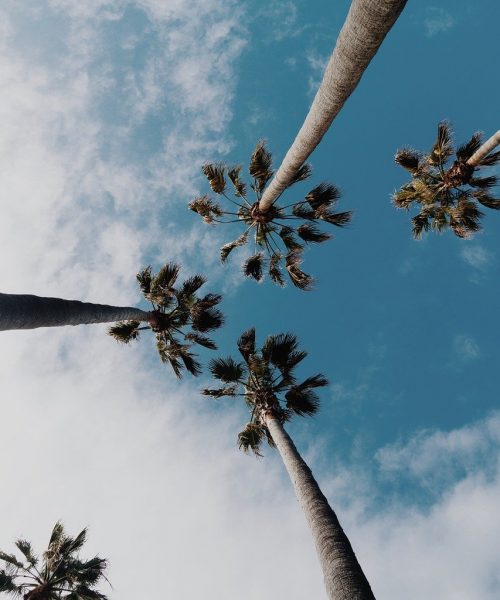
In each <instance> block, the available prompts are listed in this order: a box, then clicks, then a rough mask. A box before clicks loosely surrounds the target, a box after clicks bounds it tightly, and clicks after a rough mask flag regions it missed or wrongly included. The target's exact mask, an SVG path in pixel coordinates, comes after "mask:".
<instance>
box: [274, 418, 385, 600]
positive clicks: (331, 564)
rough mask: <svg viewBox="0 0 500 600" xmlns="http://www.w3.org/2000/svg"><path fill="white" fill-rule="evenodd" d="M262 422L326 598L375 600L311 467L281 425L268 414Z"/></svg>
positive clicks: (336, 599) (333, 599)
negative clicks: (302, 520) (305, 529)
mask: <svg viewBox="0 0 500 600" xmlns="http://www.w3.org/2000/svg"><path fill="white" fill-rule="evenodd" d="M265 420H266V425H267V427H268V429H269V432H270V433H271V436H272V438H273V440H274V443H275V444H276V446H277V448H278V451H279V453H280V455H281V458H282V459H283V462H284V463H285V467H286V470H287V471H288V474H289V475H290V479H291V480H292V483H293V487H294V488H295V494H296V495H297V499H298V501H299V503H300V505H301V507H302V510H303V511H304V513H305V515H306V518H307V521H308V523H309V527H310V528H311V531H312V534H313V538H314V543H315V544H316V550H317V552H318V555H319V559H320V563H321V567H322V569H323V574H324V577H325V585H326V591H327V594H328V598H330V600H375V596H374V595H373V592H372V590H371V588H370V584H369V583H368V580H367V579H366V577H365V575H364V573H363V571H362V569H361V566H360V565H359V563H358V560H357V558H356V555H355V554H354V551H353V549H352V546H351V544H350V542H349V540H348V539H347V536H346V534H345V533H344V531H343V529H342V527H341V526H340V523H339V521H338V519H337V516H336V515H335V513H334V512H333V510H332V509H331V507H330V505H329V504H328V500H327V499H326V498H325V496H324V495H323V493H322V492H321V490H320V489H319V486H318V484H317V483H316V480H315V479H314V477H313V474H312V472H311V469H310V468H309V467H308V466H307V465H306V463H305V462H304V460H303V459H302V457H301V456H300V454H299V453H298V451H297V448H296V447H295V445H294V443H293V442H292V440H291V438H290V436H289V435H288V434H287V432H286V431H285V430H284V428H283V425H282V424H281V423H280V422H279V421H278V420H277V419H275V418H274V417H273V416H272V415H268V416H266V417H265Z"/></svg>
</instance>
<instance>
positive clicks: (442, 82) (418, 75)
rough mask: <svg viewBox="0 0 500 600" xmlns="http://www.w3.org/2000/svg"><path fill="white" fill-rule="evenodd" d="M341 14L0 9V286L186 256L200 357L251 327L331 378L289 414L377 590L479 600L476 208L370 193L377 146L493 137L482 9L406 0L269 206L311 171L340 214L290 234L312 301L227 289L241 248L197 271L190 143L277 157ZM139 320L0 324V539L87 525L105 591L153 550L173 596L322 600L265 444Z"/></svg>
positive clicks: (118, 7) (116, 288) (484, 591)
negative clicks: (135, 326)
mask: <svg viewBox="0 0 500 600" xmlns="http://www.w3.org/2000/svg"><path fill="white" fill-rule="evenodd" d="M348 5H349V3H348V2H337V3H330V4H328V6H325V3H322V2H319V1H315V0H312V1H309V2H305V1H300V0H295V1H292V0H290V1H287V0H284V1H275V2H271V3H263V2H257V1H255V2H247V3H239V2H235V1H234V0H207V1H206V2H203V3H200V2H195V3H192V2H188V1H186V0H176V1H175V2H174V1H169V2H167V3H165V2H162V1H161V0H136V1H130V2H124V1H118V0H96V1H95V2H89V3H85V4H82V3H80V2H77V1H76V0H53V1H46V2H42V3H40V2H30V1H26V2H23V3H22V5H21V4H20V3H18V2H11V1H7V2H5V3H4V4H3V7H2V8H1V9H0V39H1V42H0V44H1V48H2V52H1V58H0V61H1V64H0V72H1V73H2V76H1V81H0V85H1V90H2V92H1V94H0V98H1V99H0V114H1V115H2V122H3V126H2V129H3V133H2V138H1V140H0V152H1V155H2V158H1V161H0V165H1V167H0V178H1V180H2V183H1V187H2V190H3V198H4V200H3V217H2V222H1V223H0V243H1V245H2V251H1V252H0V264H1V270H0V272H1V273H2V291H5V292H12V293H36V294H40V295H53V296H60V297H66V298H69V297H74V298H79V299H82V300H88V301H95V302H106V303H110V304H136V303H139V302H140V300H139V295H138V292H137V290H136V287H135V281H134V279H135V273H136V272H137V271H138V270H139V269H140V268H141V267H142V266H144V265H146V264H152V265H153V266H154V267H156V268H157V267H159V266H160V265H161V263H162V262H164V261H166V260H171V259H174V260H178V261H180V262H182V264H183V265H184V271H185V272H186V273H192V272H197V271H201V272H204V273H206V274H207V276H208V277H209V283H208V284H207V290H209V291H219V290H222V291H223V292H224V293H225V299H224V304H223V309H224V312H225V313H226V315H227V326H226V327H225V328H224V329H223V330H221V331H220V332H218V335H217V342H218V344H219V347H220V351H221V354H230V353H234V346H235V341H236V339H237V337H238V335H239V334H240V333H241V331H243V330H244V329H246V328H248V327H249V326H251V325H255V326H256V327H257V332H258V335H259V336H260V339H263V338H264V337H265V336H266V335H268V334H270V333H276V332H280V331H292V332H294V333H296V334H297V336H298V337H299V339H300V341H301V343H302V346H303V347H304V348H305V349H306V350H308V352H309V357H308V359H307V361H304V367H303V373H304V374H309V373H310V372H317V371H321V372H323V373H324V374H325V375H327V376H328V378H329V379H330V381H331V385H330V387H329V388H326V389H325V390H324V391H323V393H322V409H321V411H320V413H319V415H318V416H317V417H316V418H315V419H313V420H308V421H307V420H304V419H302V420H301V421H297V422H296V423H293V424H292V425H291V426H290V432H291V433H292V436H293V437H294V439H295V440H296V442H297V445H298V446H299V449H300V450H301V451H302V452H303V454H304V456H305V457H306V458H307V460H308V461H309V463H310V465H311V467H312V468H313V471H314V472H315V473H316V474H317V476H318V479H319V481H320V483H321V485H322V487H323V489H324V491H325V493H327V495H328V497H329V499H330V500H331V503H332V506H333V507H334V509H335V510H336V511H337V512H338V514H339V517H340V519H341V522H342V523H343V524H344V525H345V527H346V529H347V531H348V533H349V535H350V537H351V540H352V542H353V545H354V548H355V550H356V552H357V554H358V556H359V557H360V561H361V562H362V564H363V567H364V569H365V572H366V573H367V575H368V578H369V579H370V581H371V582H372V584H373V587H374V590H375V594H376V595H377V596H379V597H384V598H388V599H390V600H392V599H394V600H396V599H397V598H400V597H401V590H405V598H408V599H412V598H415V599H417V598H423V597H426V598H439V599H440V600H441V599H445V600H447V599H450V600H451V599H453V600H457V599H462V598H463V599H464V600H465V599H468V598H472V597H474V598H481V600H483V599H484V600H489V599H491V600H493V599H495V598H498V596H499V593H500V580H499V579H498V572H500V568H499V567H500V553H499V552H498V548H497V539H498V535H499V534H500V520H499V518H498V515H497V508H496V507H497V506H498V502H499V500H500V463H499V462H498V459H497V457H498V455H499V453H498V450H499V445H500V413H499V412H498V384H497V380H496V379H497V378H496V368H497V359H498V349H497V343H496V342H497V340H498V338H499V333H500V331H499V329H500V327H499V321H498V318H497V315H496V312H497V311H496V307H497V305H498V301H497V298H498V295H499V291H500V289H499V284H498V272H499V259H498V250H497V246H498V244H497V243H495V242H494V239H496V238H497V237H498V233H499V231H500V220H499V219H500V216H499V215H497V214H492V212H493V211H489V212H488V213H487V214H486V216H485V218H484V221H483V224H484V231H483V232H481V233H480V234H478V235H476V236H475V237H474V238H473V239H471V240H466V241H463V240H458V239H457V238H455V237H454V236H453V235H452V234H451V233H444V234H442V235H427V236H426V237H425V238H424V239H423V240H422V241H420V242H416V241H414V240H413V239H412V237H411V231H410V215H408V214H407V213H405V212H403V211H397V210H396V209H395V208H394V207H393V206H392V205H391V202H390V195H391V193H392V192H393V191H394V190H395V189H397V188H398V187H399V186H400V185H401V184H402V183H404V182H405V181H406V175H405V172H404V171H403V169H401V168H399V167H398V166H397V165H395V163H394V161H393V156H394V153H395V151H396V150H397V149H398V148H401V147H402V146H407V145H409V146H412V147H414V148H417V149H421V150H426V149H428V148H430V146H431V145H432V143H433V141H434V138H435V133H436V126H437V123H438V122H439V121H441V120H442V119H449V120H450V121H451V122H452V125H453V129H454V131H455V136H456V140H457V141H458V142H463V141H465V140H467V139H468V137H470V135H471V134H472V133H474V132H475V131H477V130H480V131H483V132H484V133H485V136H489V135H491V134H492V133H494V132H495V131H496V130H497V129H498V110H497V106H498V100H497V98H498V92H499V85H498V78H495V76H494V68H493V67H492V64H491V63H492V61H493V57H494V51H495V47H494V43H493V41H492V40H494V39H495V34H496V22H497V19H495V18H493V17H494V16H496V17H498V6H497V5H496V3H494V2H493V1H486V2H483V3H482V4H481V7H476V6H472V5H471V4H470V3H465V2H461V1H460V2H451V1H448V2H441V3H439V5H437V4H435V3H416V2H413V3H412V2H409V4H408V6H407V7H406V9H405V11H404V12H403V14H402V15H401V17H400V19H399V20H398V22H397V23H396V25H395V27H394V29H393V30H392V31H391V33H390V34H389V36H388V38H387V39H386V41H385V42H384V44H383V45H382V48H381V49H380V51H379V53H378V54H377V56H376V57H375V60H374V61H373V63H372V64H371V65H370V66H369V68H368V70H367V72H366V73H365V75H364V76H363V78H362V80H361V83H360V85H359V86H358V88H357V90H356V91H355V92H354V94H353V96H352V97H351V98H350V99H349V101H348V102H347V104H346V105H345V107H344V109H343V110H342V112H341V113H340V115H339V116H338V118H337V119H336V120H335V122H334V124H333V126H332V127H331V129H330V131H329V132H328V133H327V135H326V136H325V138H324V140H323V142H322V143H321V145H320V146H319V147H318V149H317V150H316V151H315V152H314V154H313V155H312V157H311V163H312V165H313V169H314V170H313V176H312V177H311V179H310V180H309V181H308V182H305V183H304V184H301V187H300V188H299V186H297V188H296V189H294V191H293V192H292V193H291V196H292V200H293V199H295V198H296V197H297V196H298V194H299V192H300V194H302V193H306V192H307V191H309V189H311V188H312V187H314V186H315V185H316V184H317V183H319V182H320V181H324V180H326V181H331V182H333V183H335V184H336V185H338V186H339V187H340V188H341V189H342V192H343V198H342V200H341V204H340V207H341V208H342V209H346V210H347V209H349V210H353V211H354V219H353V221H352V224H351V225H350V226H349V227H348V228H346V229H344V230H340V231H336V232H334V234H335V236H334V239H333V240H332V241H330V242H327V243H326V244H324V245H323V246H321V247H319V248H314V249H311V250H309V251H308V252H307V254H306V259H305V265H304V268H305V270H306V271H308V272H311V273H313V274H314V275H315V276H316V278H317V280H318V283H317V286H316V289H315V290H314V291H313V292H310V293H303V292H300V291H298V290H296V289H294V288H292V287H291V286H287V287H286V288H285V289H284V290H281V289H279V288H277V287H275V286H273V285H272V284H271V283H268V282H264V283H263V284H261V285H257V284H254V283H253V282H249V281H243V280H242V278H241V277H240V275H239V263H240V260H239V256H238V252H237V251H235V252H234V253H233V254H232V256H231V260H230V264H229V265H228V266H227V267H222V266H221V265H220V264H219V263H218V248H219V247H220V245H221V244H222V243H224V242H226V241H229V240H230V239H233V238H234V237H235V235H232V233H233V232H232V231H227V230H224V229H222V228H220V227H218V228H212V227H209V226H206V225H205V226H204V225H203V224H202V223H200V222H199V219H198V218H197V217H196V215H194V214H193V213H190V212H189V211H188V210H187V209H186V205H187V203H188V202H189V201H190V200H191V199H192V198H194V197H195V196H196V195H199V194H201V193H206V192H207V191H208V186H207V184H206V182H205V181H204V180H203V178H202V175H201V172H200V167H201V165H202V164H203V162H205V161H206V160H224V161H227V162H228V163H231V164H234V163H242V164H246V163H247V161H248V157H249V155H250V153H251V151H252V149H253V147H254V145H255V143H256V142H257V140H258V139H261V138H265V139H266V140H267V142H268V147H269V149H270V150H271V151H272V152H273V155H274V161H275V166H276V167H277V166H278V165H279V162H280V160H281V158H282V157H283V156H284V154H285V152H286V150H287V149H288V147H289V145H290V143H291V141H292V140H293V138H294V136H295V134H296V132H297V130H298V128H299V126H300V124H301V123H302V120H303V118H304V116H305V114H306V113H307V110H308V107H309V104H310V102H311V101H312V98H313V96H314V93H315V90H316V88H317V86H318V84H319V82H320V80H321V75H322V70H323V67H324V65H325V63H326V60H327V59H328V57H329V55H330V53H331V50H332V48H333V45H334V42H335V39H336V36H337V34H338V31H339V29H340V27H341V26H342V23H343V21H344V18H345V14H346V12H347V9H348ZM234 231H236V230H234ZM144 337H145V339H143V340H142V341H141V343H140V344H137V346H136V347H132V348H128V347H127V348H121V347H118V346H117V345H116V344H115V343H114V342H113V341H112V340H111V339H110V338H107V337H106V336H105V327H100V326H96V327H80V328H78V329H74V330H73V329H72V328H71V329H66V328H64V329H61V330H57V331H49V330H40V331H36V332H8V333H4V334H2V336H1V338H0V355H1V357H2V360H1V361H0V372H1V380H2V390H3V391H2V406H3V408H2V410H3V418H2V420H1V423H0V444H1V446H2V452H3V456H4V458H5V460H4V481H5V485H4V487H5V490H8V492H7V491H6V492H5V493H4V494H2V499H1V501H0V515H1V516H0V531H2V539H1V540H0V547H2V549H8V547H9V542H10V541H11V540H13V539H14V538H15V537H16V536H18V535H24V536H27V537H31V538H33V539H34V540H35V541H36V542H37V543H38V544H39V545H42V544H43V542H44V540H45V539H46V537H47V535H48V531H49V530H50V528H51V526H52V524H53V522H55V520H56V519H58V518H61V519H63V520H64V521H65V522H66V523H67V525H68V527H69V528H70V529H71V530H75V531H76V530H77V529H78V528H79V527H83V526H85V525H89V526H90V528H91V542H90V546H89V548H91V550H94V551H99V552H100V553H101V554H104V555H106V556H108V557H109V558H110V561H111V573H110V578H111V580H112V582H113V585H114V587H115V592H113V593H112V594H111V595H112V596H114V595H115V594H116V597H122V598H125V599H126V600H127V599H128V598H130V599H132V598H137V597H138V595H139V594H141V595H143V596H147V595H150V594H152V593H153V591H154V590H155V589H156V586H157V585H158V583H157V582H154V581H148V582H147V583H146V588H145V590H144V589H143V590H141V591H140V590H139V588H138V577H137V573H139V572H140V571H141V569H145V568H146V566H147V565H148V561H152V564H153V567H154V569H155V570H156V572H161V573H162V574H163V577H162V581H161V585H162V589H163V590H165V595H166V596H171V597H174V598H179V599H183V598H186V599H187V598H193V597H195V596H196V594H198V593H201V591H203V593H204V594H205V595H206V597H207V598H208V600H211V598H214V599H215V598H217V599H218V600H220V599H223V600H224V599H226V598H227V599H229V598H234V597H238V598H242V599H243V600H246V599H248V600H250V599H254V598H255V597H256V595H257V593H259V594H260V593H262V589H266V590H268V593H269V597H278V598H281V597H287V598H291V599H295V598H296V599H297V600H298V599H299V598H305V597H317V598H322V597H324V596H322V594H324V592H323V590H322V582H321V574H320V572H319V568H318V566H317V564H316V558H315V556H314V549H313V546H312V543H311V541H310V539H309V534H308V531H307V530H306V526H305V524H304V522H303V517H302V515H301V514H300V512H299V509H298V506H297V505H296V503H295V500H294V497H293V492H292V489H291V487H290V485H289V483H288V481H287V480H286V476H285V473H284V469H283V468H282V466H281V464H280V462H279V458H278V457H277V456H275V455H274V453H273V452H271V451H266V456H265V458H264V459H262V460H254V459H253V458H248V457H245V456H243V455H240V454H239V453H238V451H237V449H236V447H235V437H236V434H237V432H238V431H239V428H240V427H241V425H243V424H244V423H245V411H244V408H243V407H239V406H235V405H234V404H233V403H231V402H218V403H213V404H212V403H210V401H208V400H206V399H202V398H200V397H198V395H197V390H198V389H199V388H200V387H202V385H204V383H208V381H209V380H208V378H204V377H202V378H200V380H199V381H193V380H191V379H186V380H184V381H183V382H182V383H178V382H177V381H176V380H175V379H174V377H173V376H172V374H171V373H169V372H168V371H165V369H164V367H162V366H161V365H160V364H159V361H158V359H157V356H156V355H155V353H154V347H153V342H152V340H150V339H147V338H146V336H144ZM209 358H210V356H209V353H206V354H204V355H203V359H204V360H205V361H206V360H208V359H209ZM61 448H62V449H63V451H62V450H61ZM19 465H22V469H20V468H19ZM283 524H286V526H283ZM259 530H260V531H259ZM256 531H257V532H258V534H257V535H256ZM162 539H163V541H161V540H162ZM131 555H135V558H134V562H133V566H131V561H130V556H131ZM221 564H222V565H224V566H223V567H222V568H221ZM270 564H272V565H273V568H270ZM275 567H276V568H277V569H278V572H286V574H287V576H286V578H285V580H282V581H276V577H275ZM193 572H195V573H197V575H196V576H193ZM250 573H259V575H260V577H259V578H258V581H254V579H253V578H252V577H250ZM243 580H244V581H245V586H246V587H245V588H244V589H243V590H242V588H241V582H242V581H243ZM148 586H149V587H148Z"/></svg>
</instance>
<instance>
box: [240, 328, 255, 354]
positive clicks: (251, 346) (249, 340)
mask: <svg viewBox="0 0 500 600" xmlns="http://www.w3.org/2000/svg"><path fill="white" fill-rule="evenodd" d="M237 345H238V350H239V351H240V354H241V355H242V356H243V358H244V359H245V361H246V362H248V359H249V358H250V356H251V355H252V354H255V327H252V328H250V329H247V330H246V331H244V332H243V333H242V334H241V335H240V337H239V339H238V342H237Z"/></svg>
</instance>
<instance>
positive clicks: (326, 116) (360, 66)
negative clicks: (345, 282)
mask: <svg viewBox="0 0 500 600" xmlns="http://www.w3.org/2000/svg"><path fill="white" fill-rule="evenodd" d="M406 2H407V0H353V3H352V5H351V8H350V10H349V14H348V15H347V18H346V21H345V23H344V26H343V27H342V30H341V32H340V34H339V37H338V39H337V43H336V45H335V48H334V50H333V54H332V56H331V58H330V61H329V62H328V65H327V67H326V71H325V74H324V76H323V81H322V82H321V85H320V87H319V89H318V91H317V93H316V97H315V98H314V101H313V103H312V105H311V108H310V109H309V113H308V114H307V117H306V119H305V121H304V123H303V125H302V127H301V128H300V131H299V133H298V135H297V137H296V138H295V141H294V142H293V144H292V146H291V147H290V149H289V150H288V152H287V153H286V156H285V158H284V159H283V162H282V163H281V166H280V168H279V169H278V171H277V172H276V174H275V176H274V178H273V180H272V181H271V183H270V184H269V186H268V187H267V188H266V190H265V191H264V194H263V196H262V199H261V201H260V203H259V209H260V210H261V211H263V212H264V211H266V210H268V209H269V207H270V206H271V205H272V204H273V202H274V201H275V200H276V199H277V198H278V197H279V196H280V194H281V193H282V192H283V191H284V190H285V189H286V188H287V187H288V186H289V185H290V184H291V182H292V181H293V177H294V176H295V174H296V172H297V170H298V169H299V167H301V166H302V164H304V162H305V161H306V160H307V158H308V157H309V155H310V154H311V153H312V152H313V150H314V149H315V148H316V146H317V145H318V144H319V143H320V142H321V139H322V138H323V136H324V135H325V133H326V132H327V131H328V128H329V127H330V125H331V123H332V121H333V119H334V118H335V117H336V116H337V114H338V112H339V111H340V109H341V108H342V106H343V105H344V104H345V102H346V100H347V98H349V96H350V95H351V94H352V92H353V91H354V89H355V88H356V86H357V85H358V82H359V80H360V79H361V76H362V75H363V73H364V71H365V69H366V67H367V66H368V64H369V63H370V61H371V59H372V58H373V57H374V56H375V54H376V52H377V50H378V49H379V46H380V44H381V43H382V42H383V40H384V38H385V36H386V35H387V33H388V32H389V30H390V29H391V27H392V26H393V24H394V23H395V21H396V19H397V18H398V17H399V15H400V13H401V11H402V10H403V8H404V6H405V4H406Z"/></svg>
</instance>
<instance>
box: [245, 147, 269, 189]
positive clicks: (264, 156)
mask: <svg viewBox="0 0 500 600" xmlns="http://www.w3.org/2000/svg"><path fill="white" fill-rule="evenodd" d="M271 165H272V157H271V153H270V152H268V151H267V150H266V148H265V144H264V141H263V140H261V141H260V142H258V143H257V146H255V150H254V151H253V154H252V156H251V158H250V165H249V167H248V170H249V172H250V175H251V176H252V177H253V178H254V179H255V191H256V192H259V193H260V192H261V191H262V190H263V189H264V187H265V185H266V183H267V182H268V181H269V179H271V177H272V175H273V171H272V169H271Z"/></svg>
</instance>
